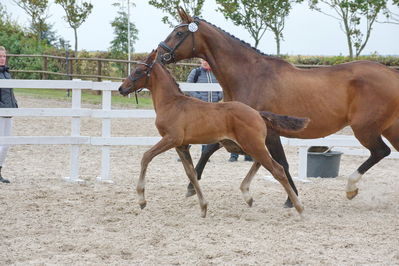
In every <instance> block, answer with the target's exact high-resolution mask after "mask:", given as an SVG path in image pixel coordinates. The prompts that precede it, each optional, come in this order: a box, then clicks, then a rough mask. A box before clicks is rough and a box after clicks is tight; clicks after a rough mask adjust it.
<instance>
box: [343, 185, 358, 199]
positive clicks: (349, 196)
mask: <svg viewBox="0 0 399 266" xmlns="http://www.w3.org/2000/svg"><path fill="white" fill-rule="evenodd" d="M357 193H359V189H358V188H357V189H356V190H354V191H347V192H346V197H347V198H348V199H350V200H351V199H353V198H354V197H356V195H357Z"/></svg>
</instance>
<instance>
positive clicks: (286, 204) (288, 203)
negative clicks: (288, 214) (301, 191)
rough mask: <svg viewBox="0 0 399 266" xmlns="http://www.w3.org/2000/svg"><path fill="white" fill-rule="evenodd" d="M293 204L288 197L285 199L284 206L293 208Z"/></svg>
mask: <svg viewBox="0 0 399 266" xmlns="http://www.w3.org/2000/svg"><path fill="white" fill-rule="evenodd" d="M293 207H294V205H293V204H292V202H291V200H290V199H287V200H286V201H285V203H284V208H293Z"/></svg>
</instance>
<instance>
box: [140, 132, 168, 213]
mask: <svg viewBox="0 0 399 266" xmlns="http://www.w3.org/2000/svg"><path fill="white" fill-rule="evenodd" d="M173 147H175V145H174V143H173V141H171V140H170V139H169V138H165V137H164V138H162V139H161V140H160V141H159V142H158V143H157V144H155V145H154V146H152V147H151V149H149V150H148V151H146V152H145V153H144V155H143V158H142V159H141V171H140V177H139V181H138V183H137V186H136V191H137V194H138V195H139V205H140V208H141V209H144V208H145V206H146V205H147V201H146V200H145V196H144V190H145V173H146V171H147V167H148V164H149V163H150V162H151V160H152V159H153V158H154V157H155V156H157V155H159V154H161V153H163V152H165V151H167V150H169V149H171V148H173Z"/></svg>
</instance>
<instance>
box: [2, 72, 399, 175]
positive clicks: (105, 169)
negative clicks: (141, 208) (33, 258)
mask: <svg viewBox="0 0 399 266" xmlns="http://www.w3.org/2000/svg"><path fill="white" fill-rule="evenodd" d="M120 84H121V83H120V82H106V81H104V82H93V81H80V80H73V81H65V80H4V79H3V80H0V88H30V89H63V90H65V89H71V90H72V104H71V107H70V108H18V109H15V108H0V116H27V117H42V116H47V117H71V118H72V120H71V135H70V136H11V137H1V138H0V145H3V144H8V145H21V144H54V145H70V147H71V148H70V176H69V177H68V178H67V180H69V181H71V182H83V181H82V180H81V179H80V178H79V153H80V148H79V147H80V145H84V144H85V145H99V146H101V148H102V160H101V175H100V177H98V180H99V181H102V182H109V183H112V179H111V176H110V173H109V171H110V147H111V146H115V145H153V144H155V143H156V142H158V141H159V139H160V137H155V136H154V137H112V136H111V119H112V118H152V117H155V112H154V111H153V110H139V109H136V110H112V108H111V92H112V91H115V90H117V89H118V88H119V85H120ZM180 87H181V89H182V90H183V91H221V88H220V86H219V85H218V84H210V83H203V84H194V83H180ZM82 89H89V90H100V91H102V109H97V110H95V109H87V108H82V107H81V91H82ZM81 117H94V118H99V119H102V134H101V137H92V136H81V135H80V122H81V121H80V119H81ZM282 143H283V144H284V145H293V146H298V147H300V148H299V178H302V179H304V178H305V177H306V166H307V148H308V147H309V146H315V145H322V146H334V147H336V148H335V150H340V151H343V152H344V153H346V154H352V155H367V154H368V151H367V150H366V149H364V148H362V149H353V148H358V147H362V146H361V145H360V143H359V142H358V141H357V140H356V139H355V138H354V137H353V136H343V135H332V136H329V137H326V138H322V139H312V140H303V139H287V138H282ZM342 147H350V149H348V148H342ZM390 157H391V158H399V153H398V152H395V153H392V154H391V155H390Z"/></svg>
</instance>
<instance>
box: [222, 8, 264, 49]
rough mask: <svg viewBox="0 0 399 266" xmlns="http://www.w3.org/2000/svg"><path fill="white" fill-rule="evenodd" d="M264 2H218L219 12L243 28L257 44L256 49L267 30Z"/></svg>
mask: <svg viewBox="0 0 399 266" xmlns="http://www.w3.org/2000/svg"><path fill="white" fill-rule="evenodd" d="M265 2H266V1H262V0H216V3H217V4H219V8H218V11H220V12H222V14H223V15H224V17H225V18H226V19H230V20H231V21H232V22H233V23H234V25H237V26H243V27H244V28H245V29H246V30H247V31H248V32H249V34H250V35H251V37H252V38H253V40H254V42H255V47H256V48H257V47H258V45H259V41H260V40H261V39H262V37H263V35H264V34H265V32H266V30H267V24H266V18H267V16H268V14H267V11H268V10H267V5H266V4H265Z"/></svg>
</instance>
